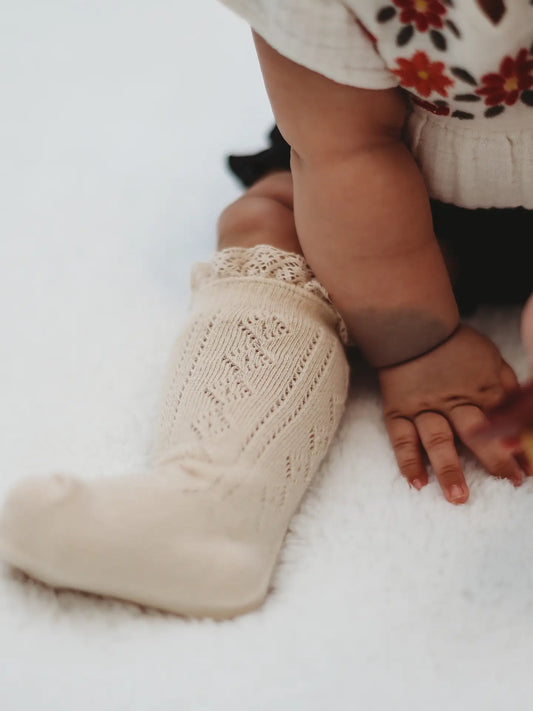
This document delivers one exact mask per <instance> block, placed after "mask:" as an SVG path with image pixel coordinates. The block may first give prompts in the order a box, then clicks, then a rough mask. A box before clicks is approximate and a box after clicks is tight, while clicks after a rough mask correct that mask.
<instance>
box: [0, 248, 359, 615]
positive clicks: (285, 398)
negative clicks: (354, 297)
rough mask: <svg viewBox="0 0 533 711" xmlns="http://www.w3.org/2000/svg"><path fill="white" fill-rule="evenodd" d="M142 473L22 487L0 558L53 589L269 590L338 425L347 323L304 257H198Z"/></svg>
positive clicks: (3, 531) (2, 521)
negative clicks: (342, 334)
mask: <svg viewBox="0 0 533 711" xmlns="http://www.w3.org/2000/svg"><path fill="white" fill-rule="evenodd" d="M193 292H194V298H193V308H192V313H191V317H190V320H189V322H188V324H187V326H186V328H185V329H184V332H183V333H182V335H181V337H180V338H179V339H178V341H177V344H176V346H175V349H174V351H173V354H172V357H171V362H170V368H169V372H168V376H167V378H166V382H165V385H164V398H163V405H162V412H161V417H160V425H159V432H158V437H157V442H156V445H155V448H154V465H153V469H152V471H151V472H150V474H147V475H129V476H121V477H116V478H103V479H97V480H93V481H82V480H79V479H75V478H73V477H70V476H65V475H53V476H47V477H32V478H29V479H26V480H23V481H22V482H20V483H19V484H17V485H16V486H15V487H14V488H13V489H12V490H11V492H10V493H9V494H8V497H7V499H6V501H5V503H4V507H3V509H2V512H1V515H0V555H1V556H2V557H3V558H4V559H5V560H6V561H8V562H9V563H11V564H13V565H15V566H16V567H19V568H22V569H23V570H25V571H26V572H28V573H29V574H30V575H33V576H34V577H36V578H39V579H41V580H43V581H45V582H47V583H49V584H51V585H55V586H58V587H65V588H74V589H79V590H85V591H89V592H94V593H98V594H102V595H110V596H113V597H118V598H121V599H125V600H130V601H133V602H137V603H141V604H145V605H150V606H153V607H157V608H160V609H164V610H168V611H171V612H174V613H178V614H183V615H188V616H209V617H215V618H222V617H231V616H233V615H236V614H238V613H240V612H245V611H247V610H250V609H253V608H254V607H257V606H258V605H259V604H260V603H261V602H262V601H263V599H264V597H265V595H266V593H267V589H268V584H269V580H270V578H271V574H272V570H273V568H274V564H275V561H276V558H277V556H278V553H279V550H280V547H281V544H282V541H283V538H284V536H285V533H286V531H287V528H288V525H289V522H290V519H291V517H292V515H293V514H294V512H295V510H296V508H297V506H298V504H299V502H300V500H301V498H302V496H303V494H304V493H305V490H306V489H307V486H308V484H309V483H310V481H311V479H312V477H313V475H314V473H315V472H316V470H317V468H318V466H319V464H320V462H321V460H322V459H323V457H324V455H325V454H326V451H327V450H328V447H329V444H330V442H331V440H332V438H333V435H334V433H335V430H336V429H337V426H338V424H339V420H340V418H341V414H342V411H343V407H344V402H345V398H346V392H347V384H348V365H347V362H346V358H345V354H344V349H343V345H342V342H341V339H340V338H339V335H338V332H337V331H338V330H339V328H341V327H342V323H341V321H340V319H339V316H338V314H337V312H336V311H335V310H334V308H333V307H332V306H331V304H330V303H329V302H328V300H327V297H326V296H325V294H324V292H323V289H322V288H321V287H320V285H319V284H318V282H317V281H316V280H315V279H314V278H313V275H312V273H311V272H310V270H309V268H308V267H307V265H306V263H305V261H304V259H303V258H302V257H300V256H298V255H295V254H289V253H287V252H283V251H281V250H279V249H276V248H274V247H269V246H266V245H260V246H258V247H253V248H250V249H244V248H230V249H227V250H223V251H222V252H218V253H217V254H216V255H215V256H214V258H213V260H212V262H211V263H209V264H201V265H197V266H196V267H195V271H194V274H193Z"/></svg>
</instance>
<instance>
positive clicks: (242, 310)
mask: <svg viewBox="0 0 533 711" xmlns="http://www.w3.org/2000/svg"><path fill="white" fill-rule="evenodd" d="M224 2H225V4H227V5H229V6H230V7H232V8H233V9H235V10H236V11H237V12H239V13H240V14H241V15H242V16H243V17H244V18H245V19H246V20H247V21H248V22H249V24H250V25H251V26H252V28H253V30H254V39H255V44H256V48H257V53H258V56H259V60H260V64H261V69H262V72H263V76H264V80H265V84H266V87H267V91H268V94H269V97H270V101H271V104H272V108H273V111H274V114H275V117H276V121H277V124H278V126H279V129H280V131H281V134H282V135H283V137H284V139H285V140H286V142H287V144H290V146H291V151H290V170H288V169H283V165H272V166H270V169H269V167H268V165H267V169H266V170H265V171H263V174H262V175H261V176H256V179H254V180H252V181H250V182H252V183H253V184H252V185H251V187H250V188H249V189H248V190H247V192H246V193H245V194H244V195H243V196H242V197H241V198H240V199H239V200H237V201H236V202H235V203H234V204H232V205H230V206H229V207H228V208H227V209H226V210H225V211H224V212H223V214H222V215H221V217H220V220H219V224H218V234H219V244H218V251H217V253H216V254H215V255H214V257H213V259H212V261H211V262H210V263H208V264H201V265H196V266H195V268H194V271H193V279H192V287H193V306H192V311H191V318H190V321H189V323H188V324H187V326H186V327H185V329H184V331H183V333H182V334H181V336H180V338H179V339H178V341H177V344H176V347H175V350H174V351H173V353H172V356H171V359H170V363H169V369H168V375H167V378H166V380H165V383H164V387H163V397H162V406H161V414H160V417H159V428H158V434H157V438H156V443H155V445H154V449H153V457H152V459H153V462H152V468H151V472H150V475H148V476H147V475H130V476H123V477H118V478H105V479H102V480H94V481H87V482H84V481H80V480H78V479H75V478H73V477H70V476H66V475H60V474H59V475H55V476H51V477H37V478H31V479H26V480H23V481H22V482H21V483H20V484H18V485H17V486H16V487H14V489H12V491H11V492H10V493H9V495H8V497H7V500H6V501H5V504H4V508H3V511H2V514H1V517H0V554H1V555H2V557H3V558H4V559H5V560H6V561H8V562H9V563H11V564H13V565H15V566H17V567H19V568H22V569H23V570H25V571H26V572H28V573H29V574H31V575H33V576H35V577H37V578H39V579H41V580H43V581H45V582H47V583H49V584H52V585H57V586H61V587H69V588H74V589H80V590H85V591H89V592H95V593H100V594H104V595H110V596H114V597H118V598H122V599H126V600H131V601H134V602H138V603H141V604H146V605H151V606H155V607H158V608H161V609H164V610H169V611H171V612H175V613H178V614H183V615H194V616H211V617H215V618H222V617H231V616H233V615H236V614H239V613H242V612H245V611H247V610H250V609H253V608H255V607H257V606H258V605H260V604H261V602H262V601H263V600H264V598H265V596H266V594H267V591H268V585H269V581H270V578H271V575H272V571H273V568H274V565H275V562H276V559H277V556H278V554H279V551H280V548H281V545H282V542H283V538H284V536H285V534H286V531H287V528H288V526H289V522H290V520H291V517H292V516H293V514H294V512H295V510H296V509H297V507H298V505H299V503H300V501H301V499H302V497H303V495H304V493H305V491H306V490H307V488H308V485H309V483H310V481H311V480H312V478H313V475H314V474H315V472H316V471H317V469H318V467H319V465H320V462H321V461H322V459H323V458H324V456H325V454H326V452H327V451H328V448H329V445H330V443H331V441H332V439H333V437H334V434H335V431H336V430H337V428H338V425H339V422H340V419H341V416H342V412H343V408H344V403H345V400H346V395H347V388H348V375H349V368H348V364H347V360H346V355H345V346H346V345H347V343H349V342H350V343H352V344H353V345H355V346H356V347H357V349H358V350H359V352H360V353H361V354H362V355H363V356H364V358H366V360H367V361H368V363H369V364H370V365H372V366H373V367H374V368H375V369H376V371H377V374H378V376H379V382H380V385H381V392H382V397H383V406H384V415H385V421H386V424H387V429H388V432H389V435H390V439H391V442H392V446H393V448H394V451H395V453H396V457H397V461H398V466H399V469H400V472H401V473H402V474H403V476H404V477H405V478H406V479H407V481H408V483H409V484H410V485H411V486H413V487H415V488H416V489H421V488H423V487H424V486H426V485H427V483H428V473H427V469H426V466H425V463H424V453H425V454H426V455H427V457H428V459H429V462H430V464H431V466H432V468H433V471H434V472H435V475H436V478H437V479H438V482H439V484H440V486H441V488H442V491H443V493H444V496H445V497H446V499H447V500H448V501H449V502H451V503H453V504H462V503H464V502H466V501H467V499H468V496H469V491H468V487H467V484H466V481H465V477H464V473H463V471H462V467H461V462H460V459H459V456H458V453H457V448H456V438H457V439H459V440H460V441H462V442H463V443H464V444H465V445H467V446H468V447H469V448H470V449H471V450H472V451H473V452H474V454H475V455H476V456H477V458H478V459H479V461H480V462H481V463H482V465H483V466H484V467H485V469H486V470H487V472H488V473H490V474H492V475H494V476H498V477H503V478H507V479H509V480H510V481H511V482H512V483H513V484H514V485H515V486H519V485H520V484H521V483H522V482H523V480H524V477H525V475H527V474H530V468H529V464H528V462H527V458H526V457H525V454H524V451H523V449H522V447H521V446H520V445H516V444H514V445H513V446H512V447H510V446H509V445H508V444H506V443H505V442H503V441H501V440H500V439H497V438H491V439H488V438H486V437H485V438H483V437H479V436H476V435H475V432H477V431H480V430H481V429H483V428H486V427H487V425H488V422H489V419H488V416H487V413H490V411H491V410H492V409H493V408H494V407H495V406H497V405H498V404H499V403H501V402H502V400H503V399H504V398H505V397H506V396H507V395H508V394H510V393H512V392H514V391H515V389H516V388H517V385H518V383H517V379H516V376H515V374H514V372H513V370H512V369H511V367H510V366H509V365H508V364H507V363H506V362H505V361H504V360H503V358H502V356H501V354H500V353H499V351H498V349H497V348H496V346H495V345H494V344H493V343H492V342H491V341H490V340H489V339H488V338H486V337H485V336H483V335H482V334H480V333H478V332H477V331H476V330H475V329H473V328H471V327H469V326H467V325H465V324H464V323H462V321H461V320H460V310H461V311H463V312H465V311H466V309H467V308H468V306H472V303H470V304H469V303H468V301H469V299H471V296H472V293H473V292H475V295H476V301H480V302H483V301H501V300H502V299H505V300H511V301H517V302H522V303H523V302H525V300H526V297H527V295H528V294H529V292H530V291H531V278H530V276H529V275H530V273H531V272H530V267H529V265H528V263H527V261H526V260H525V259H524V258H521V257H520V250H522V252H523V254H524V255H527V250H528V247H527V240H528V239H530V237H529V234H527V235H526V232H530V231H531V227H532V226H533V190H532V186H533V131H532V129H531V126H532V123H531V118H532V117H533V113H531V112H533V89H532V88H533V55H532V54H531V53H530V48H531V46H532V43H533V7H531V5H530V3H529V2H526V0H523V1H521V2H518V0H517V1H516V2H513V3H508V4H507V5H506V6H504V5H503V3H502V2H500V1H499V0H496V1H492V2H487V1H486V0H485V1H484V2H481V1H479V2H476V0H465V1H464V2H462V3H460V4H459V3H458V7H455V3H452V2H451V0H448V2H440V1H439V0H364V1H363V0H349V1H347V2H341V1H340V0H224ZM285 167H287V166H285ZM495 227H496V232H497V234H498V238H499V237H500V235H501V233H502V232H503V235H502V240H501V242H500V241H498V242H497V243H493V242H492V241H491V234H493V233H494V231H495ZM498 230H499V231H498ZM513 240H514V241H513ZM511 243H512V244H511ZM504 248H505V249H504ZM530 251H531V250H530V249H529V252H530ZM511 269H512V272H511V271H510V270H511ZM528 270H529V271H528ZM506 271H509V274H507V275H506V274H505V272H506ZM510 274H512V276H513V279H512V282H511V281H510V278H509V277H510ZM509 283H511V286H510V287H508V286H507V285H508V284H509ZM472 285H474V287H472ZM458 302H459V304H458ZM532 308H533V307H531V306H530V307H529V308H528V309H527V310H526V311H525V312H524V321H523V323H524V334H525V343H526V345H527V346H528V347H529V348H530V351H531V353H533V343H532V340H533V339H532V337H531V333H532V330H533V313H532Z"/></svg>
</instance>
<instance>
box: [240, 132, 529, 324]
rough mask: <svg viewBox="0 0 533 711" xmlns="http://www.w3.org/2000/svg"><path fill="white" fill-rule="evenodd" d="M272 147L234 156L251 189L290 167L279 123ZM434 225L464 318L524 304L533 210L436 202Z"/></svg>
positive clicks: (433, 205)
mask: <svg viewBox="0 0 533 711" xmlns="http://www.w3.org/2000/svg"><path fill="white" fill-rule="evenodd" d="M268 138H269V146H268V147H267V148H266V149H265V150H263V151H261V152H260V153H255V154H253V155H240V156H239V155H230V156H229V157H228V164H229V167H230V170H231V171H232V172H233V174H234V175H235V176H236V177H237V178H238V179H239V181H240V182H241V184H242V185H243V186H244V187H246V188H248V187H250V186H251V185H253V184H254V183H256V182H257V181H258V180H260V179H261V178H262V177H264V176H265V175H267V174H268V173H271V172H273V171H276V170H290V146H289V144H288V143H287V142H286V141H285V140H284V139H283V136H282V135H281V133H280V132H279V130H278V128H277V126H274V128H273V129H272V130H271V132H270V133H269V136H268ZM431 211H432V215H433V227H434V230H435V234H436V236H437V239H438V240H439V242H440V243H441V245H442V248H443V251H444V252H445V253H446V254H447V255H448V256H449V257H450V258H451V260H452V262H453V263H454V265H455V270H454V271H456V278H455V279H454V292H455V296H456V299H457V303H458V305H459V309H460V311H461V314H462V315H463V316H467V315H470V314H472V313H474V311H475V310H476V309H477V307H478V306H481V305H482V304H491V305H497V304H500V305H503V304H509V305H510V304H523V303H524V302H525V300H526V298H527V297H528V296H529V294H530V293H531V291H532V290H533V210H525V209H524V208H521V207H518V208H509V209H499V208H498V209H497V208H491V209H476V210H468V209H466V208H462V207H457V206H455V205H449V204H447V203H443V202H439V201H438V200H431Z"/></svg>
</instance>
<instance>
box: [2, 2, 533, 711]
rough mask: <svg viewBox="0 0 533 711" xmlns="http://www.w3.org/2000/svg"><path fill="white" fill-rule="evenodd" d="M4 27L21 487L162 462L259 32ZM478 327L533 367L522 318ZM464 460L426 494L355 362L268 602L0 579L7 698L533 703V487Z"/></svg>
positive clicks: (76, 7)
mask: <svg viewBox="0 0 533 711" xmlns="http://www.w3.org/2000/svg"><path fill="white" fill-rule="evenodd" d="M0 15H1V17H0V25H1V35H2V41H1V43H0V44H1V47H0V53H1V56H2V59H1V61H0V67H1V69H0V73H1V78H2V81H0V86H1V87H2V88H1V92H2V98H1V105H2V109H1V114H0V126H1V131H0V141H1V151H0V155H1V163H0V202H1V206H2V207H1V211H0V221H1V226H0V234H1V236H0V321H1V332H0V333H1V336H0V339H1V340H0V352H1V367H0V432H1V435H0V461H1V462H2V466H1V470H0V496H2V497H3V495H4V493H5V491H6V490H7V489H8V487H9V485H10V484H11V483H13V482H15V481H17V480H19V479H20V478H21V477H23V476H25V475H28V474H40V473H47V472H51V471H54V470H66V471H70V472H74V473H77V474H78V475H80V476H82V477H87V478H91V477H98V476H114V475H116V474H119V473H122V472H133V471H137V470H140V469H142V468H143V467H144V466H145V462H146V453H147V451H148V446H149V441H150V433H151V430H152V426H153V422H154V417H155V407H156V401H157V395H158V388H159V384H160V382H161V379H162V375H163V370H164V366H165V363H166V358H167V356H168V352H169V349H170V346H171V343H172V341H173V340H174V337H175V335H176V333H177V330H178V329H179V326H180V323H181V322H182V321H183V317H184V314H185V313H186V310H187V305H188V298H189V297H188V274H189V269H190V265H191V264H192V262H194V261H197V260H202V259H206V258H208V256H209V254H210V252H211V250H212V248H213V245H214V225H215V221H216V217H217V215H218V213H219V211H220V210H221V209H222V208H223V206H224V205H225V204H227V203H228V202H229V201H230V200H232V199H234V198H235V197H236V196H237V195H238V194H239V192H240V191H239V188H238V187H237V185H236V183H235V182H234V181H233V179H232V178H231V177H230V176H229V175H228V174H227V172H226V170H225V168H224V163H223V156H224V153H225V152H226V151H227V150H234V151H241V150H242V151H243V152H245V151H247V150H254V149H259V148H260V147H261V144H262V141H263V139H264V137H265V135H266V132H267V131H268V129H269V127H270V122H271V114H270V109H269V106H268V103H267V100H266V96H265V93H264V89H263V85H262V82H261V78H260V74H259V70H258V66H257V61H256V59H255V55H254V52H253V48H252V44H251V39H250V36H249V32H248V29H247V28H246V27H245V26H244V25H243V24H242V23H241V22H240V21H238V20H237V19H236V18H234V17H233V16H232V15H230V13H229V12H228V11H227V10H225V9H224V8H222V6H219V5H218V4H217V3H216V2H214V0H194V2H187V3H185V2H184V0H173V1H172V2H170V1H169V0H150V2H141V1H140V0H128V1H126V0H117V1H116V2H104V0H93V1H92V2H75V1H74V0H49V1H48V2H46V3H43V2H37V0H26V1H25V2H17V3H3V7H2V10H1V12H0ZM476 323H477V325H478V326H480V327H481V328H482V329H483V330H485V331H486V332H487V333H488V334H489V335H491V336H492V337H493V338H494V339H495V341H496V342H497V343H498V345H500V347H501V348H502V350H503V353H504V355H505V356H506V357H507V358H509V360H510V361H511V363H513V365H514V366H515V367H516V368H517V370H518V373H519V375H520V377H522V378H523V377H524V376H525V358H524V355H523V353H522V349H521V346H520V342H519V338H518V312H517V311H498V312H486V313H484V314H482V315H481V316H480V317H478V318H477V319H476ZM464 461H465V467H466V472H467V478H468V481H469V483H470V486H471V500H470V502H469V503H468V505H466V506H464V507H459V508H454V507H453V506H451V505H450V504H448V503H446V502H445V501H444V499H443V497H442V495H441V494H440V492H439V490H438V487H437V485H436V483H435V482H434V480H432V482H431V484H430V485H429V486H428V487H427V488H426V489H425V490H424V491H423V492H421V493H417V492H416V491H411V490H409V489H408V487H407V485H406V484H405V482H404V481H403V480H402V479H401V478H400V476H399V474H398V473H397V470H396V467H395V463H394V458H393V454H392V451H391V448H390V446H389V444H388V441H387V438H386V435H385V431H384V427H383V422H382V419H381V413H380V403H379V397H378V392H377V390H376V387H375V383H374V382H373V381H372V379H369V378H368V377H366V376H363V375H362V374H361V375H358V374H357V373H356V374H355V377H354V388H353V392H352V396H351V399H350V402H349V406H348V409H347V412H346V417H345V419H344V423H343V426H342V429H341V432H340V434H339V436H338V439H337V441H336V443H335V445H334V446H333V448H332V450H331V454H330V456H329V457H328V459H327V461H326V463H325V464H324V466H323V468H322V470H321V472H320V475H319V476H318V477H317V479H316V480H315V482H314V484H313V486H312V490H311V491H310V493H309V495H308V496H307V497H306V499H305V501H304V504H303V506H302V508H301V510H300V512H299V514H298V515H297V516H296V518H295V519H294V521H293V525H292V527H291V531H290V533H289V535H288V537H287V541H286V545H285V547H284V549H283V554H282V557H281V561H280V564H279V566H278V568H277V571H276V575H275V579H274V582H273V590H272V592H271V594H270V596H269V598H268V600H267V602H266V604H265V605H264V607H263V608H262V609H260V610H259V611H257V612H254V613H252V614H249V615H246V616H244V617H241V618H238V619H235V620H233V621H229V622H223V623H215V622H212V621H192V622H191V621H186V620H183V619H179V618H176V617H173V616H171V615H164V614H160V613H157V612H153V611H147V610H142V609H140V608H138V607H136V606H135V605H127V604H121V603H119V602H113V601H109V600H103V599H99V598H96V597H91V596H88V595H81V594H76V593H71V592H64V591H63V592H57V591H54V590H51V589H49V588H46V587H44V586H42V585H39V584H37V583H35V582H33V581H30V580H28V579H25V578H24V577H23V576H22V575H21V574H17V573H13V572H12V571H11V570H10V569H8V568H7V567H6V566H2V565H0V629H1V633H0V708H1V709H2V711H26V710H30V709H31V710H33V709H38V710H39V711H63V710H66V709H68V710H71V709H76V711H93V710H94V709H99V710H101V711H123V710H124V711H126V710H130V709H133V710H139V711H140V710H141V709H143V710H144V709H151V710H154V711H176V710H177V709H187V710H188V709H194V710H195V711H196V710H199V711H210V710H216V711H219V710H223V709H228V710H230V709H231V711H252V710H253V711H263V710H264V711H266V710H267V709H268V710H269V711H271V710H273V709H275V710H276V711H322V710H323V709H361V710H363V711H373V710H374V709H380V710H381V709H383V710H387V711H389V710H390V709H395V710H396V709H399V710H404V709H405V710H406V711H417V710H418V709H420V710H422V709H423V710H424V711H427V709H432V711H440V710H442V711H445V710H446V711H448V710H450V709H454V711H455V710H461V711H473V710H474V711H476V710H477V709H479V710H483V711H488V710H491V709H494V710H499V709H503V708H507V707H509V708H513V709H514V710H515V711H519V710H521V709H524V710H526V709H528V710H529V709H531V704H532V701H531V699H532V695H533V675H532V674H531V664H532V661H531V660H532V658H533V485H531V484H530V483H527V484H526V485H525V486H524V487H523V488H521V489H520V490H514V489H513V488H512V486H511V485H510V484H508V483H505V482H501V481H495V480H493V479H490V478H489V477H488V476H486V475H485V474H484V473H483V472H482V471H481V469H480V467H479V466H478V465H477V464H476V462H475V461H473V459H472V458H468V457H466V456H465V460H464Z"/></svg>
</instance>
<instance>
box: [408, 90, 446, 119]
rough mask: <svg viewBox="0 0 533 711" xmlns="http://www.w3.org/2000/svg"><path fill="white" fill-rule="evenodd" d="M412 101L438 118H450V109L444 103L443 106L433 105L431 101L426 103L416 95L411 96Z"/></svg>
mask: <svg viewBox="0 0 533 711" xmlns="http://www.w3.org/2000/svg"><path fill="white" fill-rule="evenodd" d="M410 96H411V99H412V100H413V101H414V103H415V104H418V105H419V106H421V107H422V108H423V109H426V111H431V113H432V114H437V116H448V115H449V113H450V107H449V106H448V105H447V104H446V102H443V104H432V103H431V102H430V101H424V99H420V98H419V97H418V96H417V95H416V94H411V95H410Z"/></svg>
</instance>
